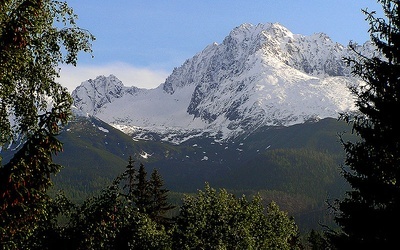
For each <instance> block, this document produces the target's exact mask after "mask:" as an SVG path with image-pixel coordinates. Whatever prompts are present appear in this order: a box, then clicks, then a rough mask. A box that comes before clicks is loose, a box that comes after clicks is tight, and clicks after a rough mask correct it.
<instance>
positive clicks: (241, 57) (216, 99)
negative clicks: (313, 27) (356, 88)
mask: <svg viewBox="0 0 400 250" xmlns="http://www.w3.org/2000/svg"><path fill="white" fill-rule="evenodd" d="M360 49H362V50H363V51H370V50H371V49H370V47H369V44H365V45H364V47H361V48H360ZM348 56H352V51H351V50H350V49H349V48H348V47H345V46H343V45H341V44H338V43H335V42H333V41H332V40H331V39H330V38H329V37H328V36H326V35H325V34H322V33H319V34H314V35H311V36H303V35H297V34H293V33H291V32H290V31H289V30H287V29H286V28H285V27H283V26H281V25H280V24H276V23H275V24H273V23H267V24H259V25H251V24H243V25H241V26H239V27H237V28H235V29H234V30H232V31H231V33H230V34H229V35H228V36H227V37H226V38H225V39H224V41H223V42H222V43H221V44H217V43H213V44H211V45H209V46H207V47H206V48H205V49H204V50H203V51H201V52H200V53H198V54H196V55H195V56H194V57H192V58H190V59H188V60H187V61H186V62H185V63H184V64H183V65H182V66H180V67H178V68H175V69H174V71H173V72H172V74H171V75H170V76H169V77H168V78H167V79H166V81H165V83H163V84H162V85H160V86H159V87H158V88H156V89H151V90H141V89H138V88H135V87H132V88H127V87H124V86H123V84H122V83H121V82H120V81H119V80H118V79H117V78H116V77H115V76H109V77H104V76H102V77H98V78H96V79H95V80H89V81H86V82H84V83H82V85H81V86H80V87H78V88H77V89H76V90H75V91H74V92H73V97H74V99H75V105H76V106H77V107H78V109H80V110H82V111H84V112H87V113H89V114H91V115H95V116H98V117H99V118H100V119H102V120H104V121H106V122H108V123H110V124H113V125H114V126H116V127H118V128H120V129H122V130H123V131H125V132H127V133H130V134H132V135H134V136H136V137H143V136H145V135H146V136H147V137H148V135H149V134H152V136H153V137H154V135H155V134H157V137H158V138H161V139H164V140H168V141H174V142H178V143H179V142H181V141H183V140H185V138H188V137H191V136H195V135H198V134H203V133H205V132H207V133H209V134H213V135H218V136H219V137H220V138H229V137H232V136H236V135H238V134H241V133H251V131H254V130H255V129H256V128H258V127H260V126H288V125H293V124H296V123H303V122H306V121H310V120H315V119H320V118H325V117H337V115H338V112H345V111H348V110H352V109H354V103H353V98H352V96H351V95H350V92H349V90H348V88H347V85H349V84H358V83H359V80H357V79H355V78H353V77H351V76H350V74H349V69H348V68H347V67H346V65H345V64H344V62H343V60H342V58H343V57H348Z"/></svg>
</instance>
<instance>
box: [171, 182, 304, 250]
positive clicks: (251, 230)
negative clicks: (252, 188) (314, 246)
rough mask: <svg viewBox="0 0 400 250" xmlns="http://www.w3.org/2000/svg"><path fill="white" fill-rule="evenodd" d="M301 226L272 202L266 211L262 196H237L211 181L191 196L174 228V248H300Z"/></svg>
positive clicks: (183, 206)
mask: <svg viewBox="0 0 400 250" xmlns="http://www.w3.org/2000/svg"><path fill="white" fill-rule="evenodd" d="M297 234H298V228H297V226H296V224H295V222H294V220H293V219H292V218H290V217H289V216H288V215H287V214H286V213H285V212H282V211H280V210H279V207H278V206H277V205H276V204H275V203H273V202H272V203H271V204H270V205H269V206H268V208H267V211H266V214H265V213H264V207H263V206H262V205H261V200H260V198H259V197H255V198H254V199H253V200H252V201H247V199H246V198H245V197H242V198H240V199H236V198H235V197H234V196H233V195H232V194H230V193H228V192H227V191H226V190H225V189H222V190H220V191H219V192H217V190H215V189H213V188H211V187H210V186H209V185H208V184H207V185H206V187H205V190H204V191H199V193H198V194H197V195H196V196H187V197H186V198H185V199H184V201H183V205H182V207H181V209H180V215H179V216H178V217H177V220H176V228H175V231H174V241H173V243H174V246H173V247H174V249H296V248H297V247H298V245H297V243H296V237H297Z"/></svg>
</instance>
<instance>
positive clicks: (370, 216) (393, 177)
mask: <svg viewBox="0 0 400 250" xmlns="http://www.w3.org/2000/svg"><path fill="white" fill-rule="evenodd" d="M378 2H379V3H380V4H381V5H382V7H383V13H384V14H385V18H379V17H376V16H375V12H368V11H364V12H365V14H366V15H367V18H366V20H367V21H368V22H369V24H370V35H371V41H372V43H373V44H374V45H376V47H377V52H376V55H372V56H371V57H366V56H363V55H361V54H359V57H358V58H356V59H351V58H350V59H347V62H348V63H349V64H350V65H351V66H352V70H353V74H355V75H357V76H359V77H361V79H363V80H364V81H365V84H364V85H355V86H352V87H351V91H352V92H353V93H354V95H355V96H356V98H357V101H356V105H357V107H358V109H359V111H360V112H359V113H357V114H355V115H352V114H344V115H343V117H342V118H343V119H344V120H345V121H347V122H348V123H350V124H352V126H353V130H354V132H355V133H356V134H358V135H359V136H360V138H361V139H362V140H361V141H359V142H356V143H354V142H346V141H344V142H343V145H344V149H345V152H346V161H345V164H346V167H344V168H343V172H344V177H345V178H346V180H347V181H348V182H349V183H350V185H351V187H352V191H350V192H347V196H346V198H345V199H343V200H341V201H339V202H338V206H337V209H338V214H337V216H336V222H337V223H338V225H339V226H340V227H341V229H342V231H341V232H340V233H337V234H335V233H333V234H332V240H333V242H334V243H335V245H336V247H337V248H339V249H349V248H352V249H356V248H357V249H361V248H368V249H390V248H392V247H393V246H395V245H397V244H398V234H397V231H396V230H393V228H396V227H397V226H398V225H399V224H400V214H399V212H398V211H399V208H400V186H399V182H400V179H399V178H400V168H399V166H400V132H399V129H400V121H399V119H398V116H399V110H400V100H399V96H400V83H399V79H400V64H399V63H400V51H399V48H400V39H399V37H400V3H399V1H389V0H384V1H378ZM380 56H381V57H380Z"/></svg>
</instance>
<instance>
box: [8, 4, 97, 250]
mask: <svg viewBox="0 0 400 250" xmlns="http://www.w3.org/2000/svg"><path fill="white" fill-rule="evenodd" d="M75 18H76V16H75V15H74V14H73V11H72V9H70V8H69V7H68V6H67V4H66V3H62V2H58V1H50V0H19V1H11V0H6V1H2V2H1V4H0V131H1V133H0V147H2V148H3V146H5V145H6V144H8V143H12V141H13V140H19V141H25V144H24V145H23V147H22V148H21V149H20V150H19V151H18V152H17V153H16V154H15V155H14V157H13V158H12V159H11V160H10V162H8V163H7V164H6V165H4V166H0V183H2V185H1V186H0V197H1V200H0V242H1V244H2V247H3V248H6V249H7V248H23V247H24V246H23V243H24V242H25V240H26V239H27V238H29V237H30V236H31V235H32V234H33V231H34V230H35V228H37V227H38V221H39V219H40V218H41V217H43V216H45V214H44V211H46V210H47V209H48V208H47V206H48V205H49V198H48V196H47V195H46V193H45V192H46V190H47V189H48V187H49V186H50V185H51V181H50V175H51V174H54V173H57V172H58V171H59V169H60V166H59V165H57V164H54V163H53V160H52V156H53V155H54V154H56V153H58V152H60V151H61V149H62V144H61V143H60V142H59V141H58V140H57V139H56V135H58V134H59V132H60V127H61V126H62V125H65V123H66V122H67V121H68V119H69V118H70V106H71V104H72V99H71V97H70V95H69V93H68V92H67V90H66V89H65V88H63V87H62V86H61V85H60V84H58V83H56V82H55V79H56V78H57V77H58V68H57V66H58V64H59V63H67V64H76V60H77V54H78V52H79V51H81V50H83V51H89V52H90V43H89V41H90V40H92V39H93V36H92V35H90V34H89V33H88V32H87V31H85V30H82V29H79V28H78V27H77V26H76V25H75V21H74V20H75ZM0 160H1V158H0ZM0 163H1V161H0Z"/></svg>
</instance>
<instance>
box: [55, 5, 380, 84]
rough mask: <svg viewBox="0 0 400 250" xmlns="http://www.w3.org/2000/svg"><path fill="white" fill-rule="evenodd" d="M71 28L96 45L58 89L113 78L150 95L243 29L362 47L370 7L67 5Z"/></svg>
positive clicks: (63, 77)
mask: <svg viewBox="0 0 400 250" xmlns="http://www.w3.org/2000/svg"><path fill="white" fill-rule="evenodd" d="M67 2H68V4H69V5H70V7H72V8H73V9H74V11H75V13H76V14H77V15H78V17H79V18H78V20H77V23H78V26H80V27H81V28H85V29H87V30H89V31H90V32H91V33H92V34H93V35H94V36H95V37H96V41H94V43H93V50H94V52H93V55H94V58H91V56H89V55H85V54H81V55H80V57H79V60H78V65H77V67H75V68H74V67H66V66H63V67H62V71H61V79H60V82H61V83H62V84H63V85H65V86H67V87H68V89H69V90H71V91H72V90H73V89H74V88H75V87H76V86H77V85H79V84H80V83H81V82H82V81H84V80H87V79H89V78H95V77H96V76H98V75H106V76H107V75H109V74H114V75H116V76H117V77H118V78H120V79H121V80H122V81H123V82H124V84H125V85H127V86H132V85H134V86H137V87H144V88H154V87H157V86H158V85H160V84H161V83H162V82H163V81H164V80H165V78H166V77H167V76H168V75H169V74H170V73H171V72H172V69H173V68H174V67H179V66H180V65H181V64H182V63H183V62H184V61H185V60H186V59H188V58H190V57H192V56H193V55H195V54H196V53H197V52H200V51H201V50H203V49H204V48H205V47H206V46H207V45H208V44H211V43H213V42H217V43H221V42H222V40H223V39H224V38H225V36H227V35H228V34H229V32H230V31H231V30H232V29H233V28H235V27H237V26H239V25H240V24H243V23H251V24H254V25H256V24H258V23H268V22H278V23H281V24H282V25H283V26H285V27H286V28H288V29H289V30H290V31H292V32H293V33H295V34H303V35H311V34H313V33H318V32H323V33H326V34H327V35H328V36H330V37H331V39H332V40H333V41H335V42H339V43H341V44H344V45H346V44H348V42H349V41H350V40H351V41H355V42H358V43H363V42H365V41H367V40H369V35H368V33H367V31H368V23H367V22H366V21H365V20H364V19H365V16H364V15H363V14H362V13H361V9H365V8H368V9H370V10H377V11H380V7H379V6H378V5H377V4H376V1H375V0H333V1H332V0H247V1H244V0H229V1H228V0H213V1H211V0H197V1H195V0H152V1H144V0H142V1H139V0H113V1H111V0H102V1H99V0H67Z"/></svg>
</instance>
